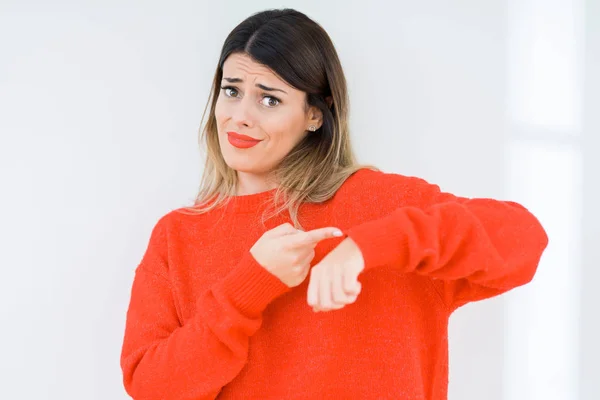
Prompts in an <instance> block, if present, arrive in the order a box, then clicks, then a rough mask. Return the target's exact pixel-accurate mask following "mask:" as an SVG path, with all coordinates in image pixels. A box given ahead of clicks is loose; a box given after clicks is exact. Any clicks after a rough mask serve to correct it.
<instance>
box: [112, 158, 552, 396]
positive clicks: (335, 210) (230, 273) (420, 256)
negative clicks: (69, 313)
mask: <svg viewBox="0 0 600 400" xmlns="http://www.w3.org/2000/svg"><path fill="white" fill-rule="evenodd" d="M273 194H274V190H271V191H268V192H262V193H258V194H252V195H245V196H237V197H234V198H233V199H232V201H231V203H230V204H229V205H227V206H226V207H224V208H221V209H217V210H213V211H211V212H209V213H207V214H202V215H188V214H185V213H183V212H181V210H174V211H172V212H170V213H168V214H167V215H165V216H164V217H163V218H161V219H160V220H159V221H158V223H157V224H156V226H155V227H154V229H153V231H152V234H151V237H150V241H149V245H148V248H147V250H146V252H145V255H144V257H143V259H142V261H141V263H140V264H139V266H138V267H137V269H136V272H135V278H134V281H133V287H132V291H131V300H130V304H129V309H128V312H127V323H126V328H125V337H124V343H123V348H122V357H121V366H122V369H123V376H124V385H125V388H126V390H127V392H128V393H129V394H130V395H131V396H132V397H133V398H134V399H136V400H150V399H157V400H159V399H160V400H165V399H174V400H175V399H177V400H191V399H194V400H201V399H215V398H218V399H262V400H268V399H278V400H280V399H302V400H306V399H319V400H320V399H403V400H409V399H415V400H417V399H419V400H424V399H426V400H442V399H446V397H447V386H448V336H447V328H448V318H449V316H450V314H451V313H452V312H453V311H454V310H455V309H456V308H458V307H459V306H461V305H463V304H465V303H467V302H470V301H476V300H481V299H485V298H489V297H491V296H495V295H498V294H500V293H503V292H506V291H507V290H509V289H511V288H514V287H516V286H520V285H523V284H525V283H527V282H529V281H530V280H531V279H532V278H533V276H534V273H535V270H536V268H537V265H538V262H539V260H540V257H541V254H542V252H543V250H544V248H545V247H546V245H547V241H548V238H547V236H546V233H545V231H544V229H543V228H542V226H541V225H540V223H539V222H538V220H537V219H536V218H535V217H534V216H533V215H532V214H531V213H530V212H529V211H528V210H526V209H525V208H524V207H522V206H521V205H519V204H517V203H514V202H508V201H499V200H492V199H484V198H479V199H468V198H462V197H457V196H454V195H452V194H449V193H444V192H441V191H440V190H439V187H438V186H436V185H432V184H429V183H427V182H426V181H424V180H422V179H419V178H415V177H407V176H402V175H398V174H391V173H384V172H377V171H372V170H369V169H362V170H360V171H358V172H356V173H355V174H353V175H352V176H351V177H350V178H349V179H348V180H347V181H346V182H345V183H344V184H343V185H342V187H341V188H340V189H339V190H338V191H337V193H336V194H335V196H334V197H333V198H332V199H330V200H328V201H327V202H325V203H322V204H303V205H302V206H301V208H300V214H299V215H300V222H301V223H302V224H303V228H304V229H305V230H310V229H315V228H320V227H326V226H335V227H339V228H340V229H342V231H343V232H344V233H345V237H350V238H352V239H353V240H354V241H355V242H356V243H357V245H358V247H359V248H360V250H361V251H362V253H363V257H364V260H365V270H364V271H363V272H362V273H361V275H360V276H359V280H360V282H361V283H362V292H361V293H360V294H359V296H358V299H357V300H356V302H355V303H353V304H350V305H347V306H346V307H344V308H343V309H341V310H334V311H329V312H320V313H314V312H313V311H312V309H311V307H309V306H308V304H307V301H306V291H307V287H308V282H309V279H310V275H309V277H308V278H307V279H306V281H305V282H304V283H303V284H301V285H300V286H298V287H295V288H293V289H289V288H288V287H287V286H285V285H284V284H283V283H282V282H281V281H279V279H278V278H276V277H275V276H274V275H272V274H270V273H269V272H268V271H267V270H265V269H264V268H263V267H262V266H261V265H259V264H258V263H257V262H256V260H254V258H253V257H252V256H251V255H250V253H249V250H250V248H251V247H252V245H253V244H254V243H255V242H256V241H257V240H258V239H259V238H260V236H261V235H262V234H263V233H264V232H265V231H266V230H269V229H272V228H274V227H276V226H278V225H280V224H282V223H284V222H291V220H290V218H289V214H288V213H287V212H284V213H282V214H281V215H279V216H277V217H275V218H272V219H269V220H267V221H266V227H265V226H263V225H262V224H261V220H260V217H261V213H262V211H263V210H264V209H265V205H264V204H263V203H264V202H265V200H267V201H268V200H269V199H271V198H272V196H273ZM343 239H344V237H342V238H334V239H327V240H325V241H323V242H320V243H319V245H317V247H316V249H315V250H316V256H315V258H314V260H313V262H312V264H311V265H315V264H316V263H317V262H318V261H320V260H321V259H322V258H323V256H324V255H325V254H327V253H328V252H329V251H331V250H332V249H333V248H334V247H335V246H336V245H337V244H339V243H340V241H341V240H343Z"/></svg>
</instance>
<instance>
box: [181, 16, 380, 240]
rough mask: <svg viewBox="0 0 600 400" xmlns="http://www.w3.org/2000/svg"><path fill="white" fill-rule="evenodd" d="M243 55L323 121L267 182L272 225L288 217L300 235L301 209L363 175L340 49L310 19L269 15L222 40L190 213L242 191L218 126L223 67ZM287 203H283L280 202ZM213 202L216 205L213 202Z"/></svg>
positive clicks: (222, 202)
mask: <svg viewBox="0 0 600 400" xmlns="http://www.w3.org/2000/svg"><path fill="white" fill-rule="evenodd" d="M234 53H242V54H246V55H248V56H250V57H251V58H252V59H253V60H254V61H256V62H258V63H260V64H262V65H264V66H266V67H268V68H269V69H271V70H272V71H273V72H274V73H275V74H276V75H278V76H279V77H280V78H281V79H283V80H284V81H286V82H287V83H288V84H289V85H290V86H292V87H294V88H296V89H298V90H301V91H303V92H305V93H306V104H305V111H308V108H309V107H310V106H314V107H317V108H318V109H319V110H321V112H322V113H323V124H322V126H321V127H320V128H319V129H318V130H316V131H315V132H309V133H308V134H307V135H306V137H305V138H304V139H303V140H302V141H300V143H298V144H297V145H296V146H295V147H294V148H293V149H292V150H291V151H290V152H289V153H288V154H287V155H286V156H285V158H284V159H283V160H282V161H281V162H280V163H279V164H278V165H277V166H276V168H275V169H274V170H273V171H272V172H271V174H272V175H270V178H271V179H273V181H274V182H276V183H277V185H278V187H277V190H276V191H275V201H274V204H272V208H271V210H272V213H271V214H270V215H268V217H265V215H264V214H263V223H264V219H265V218H270V217H272V216H274V215H277V214H279V213H280V212H282V211H284V210H286V209H287V210H288V211H289V213H290V217H291V219H292V222H293V223H294V225H295V227H296V228H301V224H300V221H299V220H298V209H299V207H300V205H301V204H302V203H303V202H308V203H321V202H324V201H326V200H328V199H330V198H332V197H333V195H334V194H335V193H336V191H337V190H338V189H339V188H340V186H341V185H342V184H343V183H344V181H345V180H346V179H347V178H348V177H349V176H350V175H352V174H353V173H354V172H356V171H357V170H359V169H361V168H371V169H377V168H375V167H373V166H361V165H358V164H357V161H356V157H355V155H354V153H353V150H352V147H351V144H350V132H349V128H348V107H349V104H348V90H347V87H346V78H345V76H344V72H343V70H342V66H341V63H340V60H339V58H338V55H337V52H336V50H335V47H334V45H333V43H332V41H331V39H330V38H329V35H328V34H327V32H325V30H324V29H323V28H322V27H321V26H320V25H319V24H318V23H316V22H315V21H313V20H311V19H310V18H309V17H307V16H306V15H305V14H303V13H301V12H299V11H296V10H293V9H281V10H266V11H262V12H259V13H256V14H254V15H252V16H250V17H248V18H247V19H246V20H244V21H242V22H241V23H240V24H239V25H238V26H236V27H235V28H234V29H233V31H231V33H230V34H229V35H228V36H227V38H226V39H225V43H224V44H223V48H222V50H221V56H220V58H219V64H218V66H217V69H216V72H215V76H214V80H213V85H212V90H211V96H210V97H209V100H208V103H207V105H206V108H205V109H204V114H203V116H202V120H203V121H204V117H205V115H206V109H207V108H208V106H209V105H210V111H209V114H208V120H207V123H206V125H205V127H204V129H203V130H202V129H201V130H200V142H201V144H202V145H205V146H206V153H207V157H206V162H205V168H204V172H203V175H202V180H201V184H200V189H199V193H198V195H197V196H196V199H195V204H194V206H192V207H189V208H188V209H189V210H190V211H192V212H194V213H204V212H208V211H210V210H212V209H213V208H216V207H218V206H220V205H225V204H226V203H227V202H228V200H229V199H230V198H231V196H235V194H236V188H237V175H236V171H235V170H234V169H232V168H230V167H229V166H228V165H227V164H226V163H225V160H224V158H223V155H222V154H221V150H220V147H219V139H218V133H217V124H216V120H215V105H216V103H217V98H218V96H219V92H220V87H221V79H222V77H223V63H224V62H225V60H226V59H227V57H229V56H230V55H231V54H234ZM282 199H283V200H282ZM209 200H214V201H209Z"/></svg>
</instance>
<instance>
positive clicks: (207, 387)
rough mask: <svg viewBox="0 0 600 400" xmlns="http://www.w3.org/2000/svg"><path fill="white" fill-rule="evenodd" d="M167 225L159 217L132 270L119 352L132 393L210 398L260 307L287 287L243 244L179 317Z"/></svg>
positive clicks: (239, 361)
mask: <svg viewBox="0 0 600 400" xmlns="http://www.w3.org/2000/svg"><path fill="white" fill-rule="evenodd" d="M165 232H166V229H164V219H163V220H161V221H159V223H158V224H157V225H156V227H155V228H154V230H153V233H152V235H151V238H150V243H149V245H148V249H147V251H146V253H145V255H144V257H143V259H142V262H141V263H140V265H139V266H138V268H137V269H136V272H135V278H134V280H133V285H132V289H131V298H130V303H129V308H128V311H127V318H126V326H125V335H124V341H123V347H122V352H121V368H122V371H123V382H124V386H125V389H126V391H127V393H128V394H129V395H130V396H131V397H132V398H134V399H135V400H151V399H156V400H158V399H160V400H165V399H177V400H188V399H189V400H191V399H194V400H200V399H214V398H216V397H217V395H218V394H219V392H220V390H221V388H222V387H223V386H225V385H226V384H227V383H229V382H230V381H232V380H233V379H234V378H235V377H236V376H237V375H238V374H239V372H240V371H241V370H242V368H243V367H244V365H245V364H246V362H247V357H248V345H249V338H250V337H251V336H252V335H253V334H254V333H255V332H257V330H258V329H259V327H260V325H261V323H262V312H263V311H264V309H265V308H266V307H267V305H268V304H270V303H271V302H272V301H273V300H274V299H275V298H276V297H278V296H280V295H281V294H283V293H285V292H286V291H287V290H289V288H288V287H287V286H286V285H285V284H284V283H283V282H281V281H280V280H279V279H278V278H276V277H275V276H274V275H272V274H271V273H269V272H268V271H267V270H265V269H264V268H263V267H262V266H260V264H258V263H257V262H256V261H255V259H254V258H253V257H252V255H250V253H249V252H248V253H246V254H245V255H244V257H243V258H242V259H241V260H240V261H239V264H238V265H237V266H236V267H235V268H234V271H232V273H230V274H229V275H227V276H225V277H224V278H223V279H222V280H221V281H219V282H218V283H217V284H215V285H214V286H212V287H211V288H210V289H208V290H206V291H205V292H204V293H202V294H201V295H199V297H198V299H197V308H196V309H197V310H198V311H197V313H196V315H194V316H193V317H192V318H191V319H189V320H188V321H186V322H185V323H181V320H180V318H179V317H178V315H179V314H178V311H177V308H176V305H175V300H174V296H173V292H172V289H171V283H170V278H169V275H168V273H167V272H166V271H168V261H167V255H166V247H167V246H166V242H167V235H166V233H165Z"/></svg>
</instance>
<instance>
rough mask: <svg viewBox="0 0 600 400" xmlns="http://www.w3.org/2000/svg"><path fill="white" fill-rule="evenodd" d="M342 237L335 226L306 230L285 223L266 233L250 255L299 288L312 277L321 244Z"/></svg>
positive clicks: (264, 266)
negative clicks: (314, 262) (311, 267)
mask: <svg viewBox="0 0 600 400" xmlns="http://www.w3.org/2000/svg"><path fill="white" fill-rule="evenodd" d="M339 236H342V232H341V231H340V230H339V229H338V228H335V227H327V228H319V229H313V230H312V231H307V232H305V231H300V230H297V229H296V228H294V227H293V226H292V225H291V224H290V223H285V224H282V225H279V226H278V227H276V228H273V229H271V230H270V231H267V232H265V233H264V234H263V235H262V236H261V237H260V239H258V241H256V243H255V244H254V245H253V246H252V248H251V249H250V254H251V255H252V256H253V257H254V259H255V260H256V261H257V262H258V263H259V264H260V265H261V266H262V267H263V268H265V269H266V270H267V271H269V272H270V273H271V274H273V275H275V276H276V277H277V278H279V280H280V281H282V282H283V283H285V284H286V285H287V286H289V287H295V286H298V285H300V284H301V283H302V282H304V280H305V279H306V277H307V276H308V272H309V270H310V263H311V261H312V259H313V258H314V256H315V247H316V246H317V244H318V243H319V242H321V241H322V240H325V239H330V238H335V237H339Z"/></svg>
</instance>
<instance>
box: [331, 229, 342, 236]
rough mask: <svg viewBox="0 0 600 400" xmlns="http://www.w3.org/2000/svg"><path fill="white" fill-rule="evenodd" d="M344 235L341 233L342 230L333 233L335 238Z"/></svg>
mask: <svg viewBox="0 0 600 400" xmlns="http://www.w3.org/2000/svg"><path fill="white" fill-rule="evenodd" d="M343 235H344V234H343V233H342V231H340V230H337V231H333V236H337V237H339V236H343Z"/></svg>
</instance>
